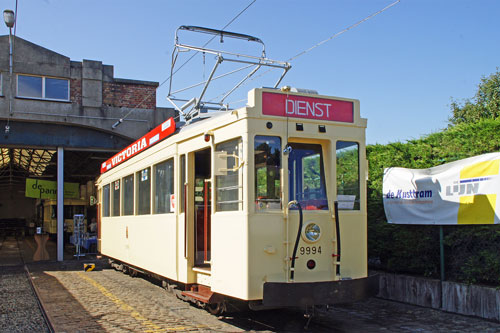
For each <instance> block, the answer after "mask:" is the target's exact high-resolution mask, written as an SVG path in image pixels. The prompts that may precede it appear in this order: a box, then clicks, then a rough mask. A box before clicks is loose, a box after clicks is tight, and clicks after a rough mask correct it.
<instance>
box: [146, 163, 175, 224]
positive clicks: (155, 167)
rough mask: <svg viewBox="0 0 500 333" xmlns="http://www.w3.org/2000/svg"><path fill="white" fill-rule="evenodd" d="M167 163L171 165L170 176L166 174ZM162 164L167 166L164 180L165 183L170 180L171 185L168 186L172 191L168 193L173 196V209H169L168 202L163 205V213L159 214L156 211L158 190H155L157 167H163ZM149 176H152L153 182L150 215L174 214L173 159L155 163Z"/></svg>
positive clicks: (169, 204)
mask: <svg viewBox="0 0 500 333" xmlns="http://www.w3.org/2000/svg"><path fill="white" fill-rule="evenodd" d="M168 163H171V164H172V169H171V173H170V174H168V170H169V169H168ZM163 164H165V165H167V168H166V170H167V174H166V175H165V177H166V180H167V181H168V180H171V182H172V183H171V185H170V188H171V189H172V192H171V193H170V195H172V194H173V195H174V209H173V210H171V209H170V207H171V203H170V201H169V202H168V204H166V203H165V205H164V209H165V211H161V212H159V211H158V207H159V205H158V200H159V198H158V188H157V177H158V174H157V167H158V166H159V165H163ZM151 175H154V180H153V182H152V186H153V195H152V197H151V199H152V203H153V211H152V214H173V213H175V208H176V207H175V161H174V158H173V157H171V158H168V159H166V160H163V161H161V162H159V163H156V164H155V165H153V167H152V173H151ZM167 188H168V187H167ZM166 193H167V192H166Z"/></svg>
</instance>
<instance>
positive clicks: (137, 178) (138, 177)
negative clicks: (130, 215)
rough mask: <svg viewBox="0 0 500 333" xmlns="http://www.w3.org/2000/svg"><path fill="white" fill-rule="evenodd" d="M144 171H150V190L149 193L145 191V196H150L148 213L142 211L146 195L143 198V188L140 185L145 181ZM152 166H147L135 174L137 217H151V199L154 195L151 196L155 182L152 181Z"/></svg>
mask: <svg viewBox="0 0 500 333" xmlns="http://www.w3.org/2000/svg"><path fill="white" fill-rule="evenodd" d="M144 170H148V181H149V188H148V191H145V192H144V194H146V193H147V195H148V198H149V205H148V207H149V208H148V211H147V212H146V211H144V212H143V211H142V210H141V200H140V199H141V198H144V195H142V196H141V193H140V190H141V187H140V184H141V182H142V181H143V180H142V174H141V173H142V172H143V171H144ZM151 175H152V173H151V166H147V167H145V168H143V169H141V170H139V171H136V172H135V196H134V198H135V200H134V201H135V215H151V199H152V195H151V187H152V185H153V182H152V181H151Z"/></svg>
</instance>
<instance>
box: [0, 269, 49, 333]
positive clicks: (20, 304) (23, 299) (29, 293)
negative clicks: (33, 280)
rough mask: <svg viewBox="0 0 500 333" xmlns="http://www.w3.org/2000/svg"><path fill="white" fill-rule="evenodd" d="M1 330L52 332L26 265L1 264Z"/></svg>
mask: <svg viewBox="0 0 500 333" xmlns="http://www.w3.org/2000/svg"><path fill="white" fill-rule="evenodd" d="M0 295H1V296H0V297H1V301H0V332H50V331H49V329H48V327H47V324H46V323H45V320H44V318H43V316H42V313H41V311H40V308H39V307H38V303H37V299H36V295H35V293H34V292H33V290H32V289H31V285H30V283H29V281H28V277H27V276H26V272H25V271H24V266H19V265H18V266H0Z"/></svg>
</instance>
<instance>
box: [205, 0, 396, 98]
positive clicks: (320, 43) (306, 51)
mask: <svg viewBox="0 0 500 333" xmlns="http://www.w3.org/2000/svg"><path fill="white" fill-rule="evenodd" d="M399 2H401V0H396V1H394V2H392V3H391V4H389V5H387V6H385V7H384V8H382V9H380V10H379V11H377V12H375V13H373V14H370V15H368V16H367V17H365V18H364V19H362V20H359V21H357V22H356V23H354V24H351V25H350V26H348V27H347V28H345V29H343V30H341V31H339V32H337V33H335V34H333V35H332V36H330V37H328V38H327V39H325V40H322V41H321V42H319V43H317V44H315V45H313V46H311V47H310V48H308V49H306V50H304V51H302V52H300V53H298V54H296V55H295V56H293V57H291V58H289V59H288V60H286V62H290V61H292V60H295V59H297V58H299V57H301V56H303V55H304V54H306V53H308V52H310V51H312V50H313V49H315V48H317V47H319V46H321V45H323V44H325V43H326V42H329V41H331V40H332V39H334V38H336V37H338V36H340V35H342V34H344V33H346V32H347V31H349V30H351V29H353V28H356V27H357V26H359V25H360V24H362V23H364V22H366V21H368V20H370V19H372V18H374V17H375V16H377V15H379V14H381V13H383V12H385V11H386V10H388V9H389V8H391V7H393V6H395V5H397V4H398V3H399ZM271 70H272V69H268V70H267V71H265V72H263V73H262V74H260V75H257V76H255V77H254V78H252V79H250V80H249V81H248V82H251V81H254V80H256V79H258V78H260V77H262V76H264V75H266V74H267V73H269V72H270V71H271ZM248 82H247V83H248ZM247 83H245V84H247ZM224 94H225V93H223V94H221V95H219V96H217V97H216V98H214V99H218V98H219V97H220V96H224Z"/></svg>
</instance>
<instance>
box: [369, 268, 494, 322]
mask: <svg viewBox="0 0 500 333" xmlns="http://www.w3.org/2000/svg"><path fill="white" fill-rule="evenodd" d="M377 273H378V274H379V293H378V294H377V297H380V298H383V299H388V300H393V301H398V302H403V303H408V304H414V305H419V306H423V307H428V308H433V309H440V310H444V311H447V312H451V313H457V314H462V315H467V316H474V317H479V318H484V319H489V320H494V321H497V322H500V290H497V289H496V288H492V287H486V286H477V285H467V284H463V283H457V282H451V281H444V282H443V283H442V284H441V281H440V280H437V279H427V278H422V277H414V276H408V275H398V274H392V273H385V272H377Z"/></svg>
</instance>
